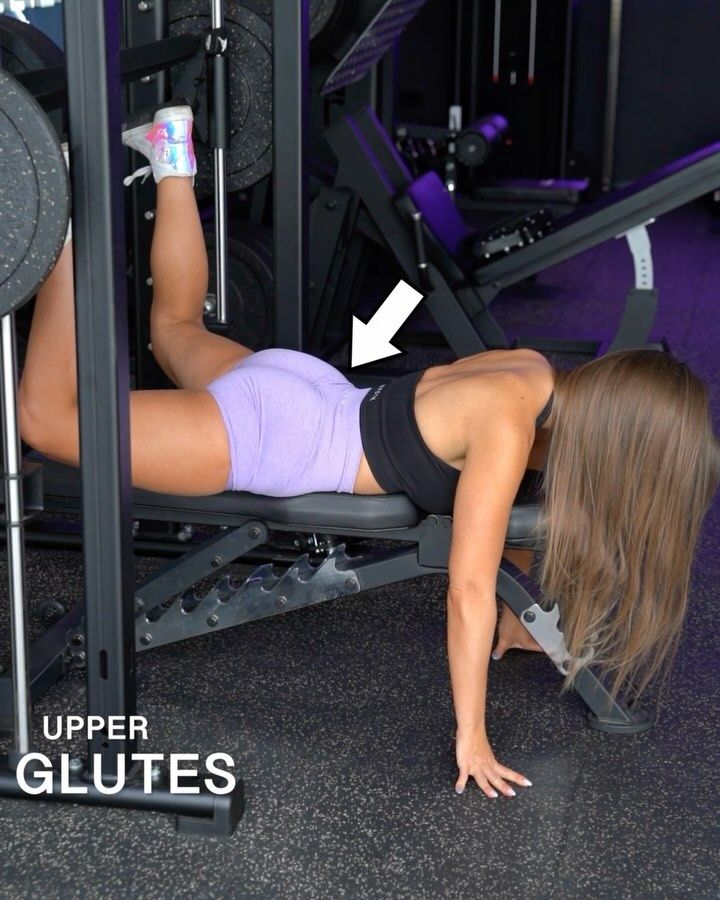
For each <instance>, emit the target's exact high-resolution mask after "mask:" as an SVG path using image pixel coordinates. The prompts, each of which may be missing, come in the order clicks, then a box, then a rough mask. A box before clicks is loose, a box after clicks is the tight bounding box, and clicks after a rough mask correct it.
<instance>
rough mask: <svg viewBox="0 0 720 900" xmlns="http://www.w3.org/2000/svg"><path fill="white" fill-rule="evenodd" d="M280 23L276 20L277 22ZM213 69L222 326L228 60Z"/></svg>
mask: <svg viewBox="0 0 720 900" xmlns="http://www.w3.org/2000/svg"><path fill="white" fill-rule="evenodd" d="M274 21H277V20H274ZM211 23H212V27H213V28H214V29H220V28H222V27H223V26H224V24H225V3H224V2H223V0H212V7H211ZM212 66H213V111H212V113H213V116H212V121H213V154H214V160H215V297H216V307H215V317H216V319H217V322H218V323H219V324H221V325H226V324H227V320H228V292H227V265H228V252H227V165H226V158H225V151H226V150H227V134H228V129H227V59H226V57H225V55H224V53H221V54H216V55H215V56H214V57H213V60H212Z"/></svg>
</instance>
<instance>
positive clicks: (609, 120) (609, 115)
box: [602, 0, 622, 191]
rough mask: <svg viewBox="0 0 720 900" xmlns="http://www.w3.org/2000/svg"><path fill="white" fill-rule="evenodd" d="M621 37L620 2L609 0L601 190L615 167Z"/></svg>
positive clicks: (607, 187) (610, 181) (606, 185)
mask: <svg viewBox="0 0 720 900" xmlns="http://www.w3.org/2000/svg"><path fill="white" fill-rule="evenodd" d="M621 37H622V0H610V29H609V39H608V41H609V43H608V62H607V89H606V96H605V125H604V130H603V156H602V189H603V190H604V191H609V190H610V188H611V187H612V182H613V172H614V166H615V128H616V125H617V101H618V88H619V86H620V40H621Z"/></svg>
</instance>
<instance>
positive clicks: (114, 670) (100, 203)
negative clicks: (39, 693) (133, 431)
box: [64, 0, 135, 778]
mask: <svg viewBox="0 0 720 900" xmlns="http://www.w3.org/2000/svg"><path fill="white" fill-rule="evenodd" d="M64 24H65V48H66V59H67V75H68V101H69V122H70V145H71V155H70V158H71V160H72V161H73V165H72V172H71V175H72V186H73V198H74V207H73V228H74V230H75V242H74V249H75V310H76V332H77V361H78V395H79V414H80V456H81V459H82V521H83V544H84V554H83V557H84V582H85V598H86V634H87V693H88V698H87V699H88V713H89V714H90V715H99V716H101V717H102V719H103V720H104V721H107V720H108V717H109V716H112V715H123V716H130V715H133V714H134V711H135V657H134V642H133V569H132V550H131V540H132V521H131V516H130V500H131V482H130V440H129V439H130V423H129V367H128V340H127V339H128V335H127V298H126V294H125V239H124V233H123V220H122V216H123V197H122V193H121V191H122V174H123V167H122V146H121V142H120V129H121V119H120V66H119V55H118V50H119V35H118V30H117V3H116V0H98V2H96V3H87V2H86V0H65V3H64ZM134 745H135V741H134V740H127V741H126V740H109V739H108V735H107V734H106V733H105V732H104V731H103V732H100V733H99V734H97V735H95V736H94V737H93V738H92V739H91V740H90V741H89V742H88V753H89V755H90V758H92V756H93V754H100V757H101V765H102V771H103V775H105V776H107V777H110V778H112V777H113V776H114V775H115V773H116V772H117V770H118V762H119V758H120V757H121V756H123V755H125V754H127V753H132V752H133V751H134Z"/></svg>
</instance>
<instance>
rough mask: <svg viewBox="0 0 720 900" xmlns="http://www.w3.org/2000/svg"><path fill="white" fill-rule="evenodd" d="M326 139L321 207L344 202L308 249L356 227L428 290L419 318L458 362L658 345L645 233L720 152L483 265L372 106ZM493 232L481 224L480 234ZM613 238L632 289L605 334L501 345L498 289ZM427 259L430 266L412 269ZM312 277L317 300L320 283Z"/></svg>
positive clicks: (447, 204)
mask: <svg viewBox="0 0 720 900" xmlns="http://www.w3.org/2000/svg"><path fill="white" fill-rule="evenodd" d="M327 139H328V141H329V143H330V145H331V147H332V148H333V151H334V153H335V155H336V157H337V160H338V177H337V179H336V181H335V184H334V186H333V188H332V189H328V190H326V191H325V192H324V193H323V195H322V202H323V203H325V204H327V203H329V202H331V201H335V202H336V203H337V204H338V205H339V204H341V203H342V204H344V206H343V209H344V211H345V212H344V215H339V216H337V217H336V218H335V219H333V220H330V219H329V218H328V217H327V216H324V215H322V213H321V211H320V210H318V212H317V216H316V221H317V222H318V223H320V224H319V225H318V227H319V228H320V231H319V232H318V233H313V241H314V242H317V243H319V244H322V245H323V246H336V245H337V243H338V240H339V236H340V235H341V234H343V233H347V232H348V231H353V230H355V229H357V230H358V231H361V232H362V234H363V235H365V237H366V238H369V239H370V240H372V241H374V242H375V243H378V244H380V245H381V246H384V247H386V248H388V249H389V250H390V251H391V252H392V253H393V255H394V256H395V258H396V260H397V262H398V264H399V266H400V269H401V271H402V273H403V277H404V278H406V279H407V280H408V282H409V283H410V284H412V285H413V286H415V287H417V288H418V289H419V290H422V291H423V292H424V293H425V294H426V297H427V299H426V301H425V305H426V307H427V309H428V311H429V312H430V314H431V315H432V317H433V318H434V320H435V322H436V323H437V325H438V327H439V329H440V331H441V332H442V334H443V335H444V336H445V339H446V340H447V342H448V344H449V345H450V347H451V348H452V349H453V351H454V352H455V353H456V354H457V355H458V356H467V355H470V354H472V353H479V352H481V351H483V350H486V349H495V348H509V347H512V346H514V347H534V348H536V349H539V350H546V351H551V352H552V351H558V352H572V353H582V354H588V355H590V356H594V355H599V354H602V353H605V352H607V351H608V350H615V349H621V348H633V347H644V346H647V345H648V343H655V342H656V341H655V340H654V339H653V337H652V336H651V329H652V327H653V323H654V320H655V314H656V308H657V291H656V289H655V287H654V282H653V271H652V255H651V248H650V240H649V237H648V234H647V229H646V225H648V224H649V223H650V222H651V221H653V220H654V219H655V218H656V217H658V216H660V215H663V214H664V213H666V212H668V211H670V210H672V209H675V208H676V207H678V206H681V205H682V204H684V203H688V202H689V201H691V200H693V199H695V198H697V197H700V196H702V195H703V194H706V193H708V192H709V191H710V190H712V189H713V188H714V187H716V186H717V183H718V179H719V178H720V144H713V145H711V146H709V147H705V148H703V149H702V150H698V151H697V152H696V153H694V154H691V155H690V156H688V157H686V158H685V159H681V160H678V161H677V162H675V163H673V164H671V165H669V166H666V167H665V168H663V169H661V170H659V171H658V172H655V173H653V174H652V175H650V176H648V177H646V178H643V179H641V180H639V181H637V182H635V183H633V184H631V185H629V186H628V187H626V188H624V189H622V190H620V191H616V192H614V193H612V194H608V195H607V196H605V197H603V198H602V199H600V200H598V201H596V202H594V203H591V204H588V205H586V206H583V207H581V208H579V209H577V210H576V211H575V212H573V213H571V214H570V215H567V216H563V217H561V218H557V219H555V221H554V223H553V227H552V228H551V230H550V232H549V233H547V234H546V233H544V232H543V234H542V235H536V237H535V238H534V239H533V241H532V242H528V241H526V240H522V239H521V240H515V239H513V240H510V236H508V241H507V242H506V243H505V244H503V243H502V242H501V243H500V245H499V246H495V247H494V256H495V258H491V259H489V260H488V259H486V258H483V260H482V263H483V264H482V265H479V263H478V261H477V260H475V259H473V258H472V257H471V256H470V255H469V254H467V253H466V247H467V244H468V242H469V241H470V242H472V241H474V240H476V239H477V238H479V239H480V242H481V245H482V231H481V232H480V234H477V235H476V234H475V233H474V232H473V230H472V229H470V228H469V227H468V225H467V224H466V223H465V222H464V220H463V218H462V216H461V214H460V212H459V211H458V209H457V207H456V206H455V204H454V203H453V202H452V198H451V196H450V195H449V193H448V192H447V190H446V189H445V187H444V185H443V184H442V182H441V181H440V179H439V177H438V176H437V175H436V174H435V173H433V172H429V173H426V174H425V175H424V176H421V178H419V179H415V180H413V178H412V177H411V175H410V173H409V172H408V169H407V167H406V166H405V164H404V162H403V160H402V158H401V157H400V156H399V154H398V152H397V150H396V148H395V147H394V145H393V143H392V141H391V140H390V138H389V137H388V135H387V133H386V132H385V130H384V129H383V128H382V126H381V124H380V122H379V121H378V119H377V117H376V116H375V114H374V113H373V112H372V110H370V109H364V110H360V111H359V112H358V113H357V114H355V115H353V116H345V117H344V118H343V119H342V120H341V121H340V122H338V123H337V124H336V125H334V126H333V127H332V128H331V129H330V130H329V131H328V133H327ZM350 198H352V200H351V199H350ZM318 202H319V200H316V201H314V204H317V203H318ZM321 216H322V220H321ZM496 225H497V223H488V224H487V226H486V228H494V227H496ZM521 231H522V229H521ZM622 236H624V237H626V238H627V241H628V245H629V247H630V250H631V253H632V255H633V262H634V266H635V284H634V286H633V287H632V288H631V289H630V291H629V292H628V294H627V299H626V303H625V308H624V311H623V315H622V318H621V320H620V323H619V324H618V326H617V328H616V329H615V332H614V334H611V335H609V336H602V337H600V338H596V339H589V340H563V339H556V338H552V337H547V336H544V337H541V338H524V337H523V338H510V337H508V336H507V335H506V334H505V333H504V332H503V330H502V329H501V327H500V325H499V323H498V322H497V320H496V319H495V317H494V316H493V315H492V312H491V310H490V304H491V303H492V301H493V300H495V298H496V297H497V296H498V294H499V293H500V291H501V290H502V289H503V288H505V287H508V286H509V285H512V284H517V283H518V282H520V281H522V280H524V279H526V278H529V277H530V276H532V275H535V274H536V273H538V272H542V271H543V270H544V269H546V268H548V267H549V266H552V265H555V264H556V263H559V262H562V261H563V260H565V259H569V258H570V257H572V256H575V255H576V254H578V253H580V252H582V251H583V250H586V249H588V248H589V247H593V246H595V245H596V244H599V243H602V242H603V241H606V240H610V239H612V238H616V237H622ZM498 257H499V258H498ZM425 258H427V260H429V263H428V265H427V266H421V263H422V262H423V260H424V259H425ZM423 273H426V274H425V275H424V274H423ZM313 280H314V281H315V283H316V284H317V285H319V287H318V290H319V291H320V292H321V293H322V291H323V290H324V284H323V282H318V281H316V279H313ZM335 302H338V300H337V299H336V300H335ZM347 312H349V311H348V310H346V313H347ZM330 337H331V336H330ZM314 340H315V341H316V343H315V347H316V348H318V347H322V346H324V344H325V343H327V341H328V340H329V336H327V335H322V334H320V333H316V334H315V337H314Z"/></svg>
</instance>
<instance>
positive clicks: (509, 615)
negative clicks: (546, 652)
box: [492, 603, 543, 659]
mask: <svg viewBox="0 0 720 900" xmlns="http://www.w3.org/2000/svg"><path fill="white" fill-rule="evenodd" d="M501 606H502V611H501V613H500V622H499V624H498V640H497V644H496V645H495V649H494V650H493V652H492V658H493V659H502V657H503V656H504V654H505V651H506V650H534V651H536V652H540V653H542V652H543V648H542V647H541V646H540V644H538V642H537V641H536V640H535V639H534V638H533V637H531V636H530V632H529V631H528V630H527V628H525V626H524V625H523V624H522V622H521V621H520V619H518V617H517V616H516V615H515V613H514V612H512V610H511V609H510V607H509V606H508V605H507V604H506V603H503V604H502V605H501Z"/></svg>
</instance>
